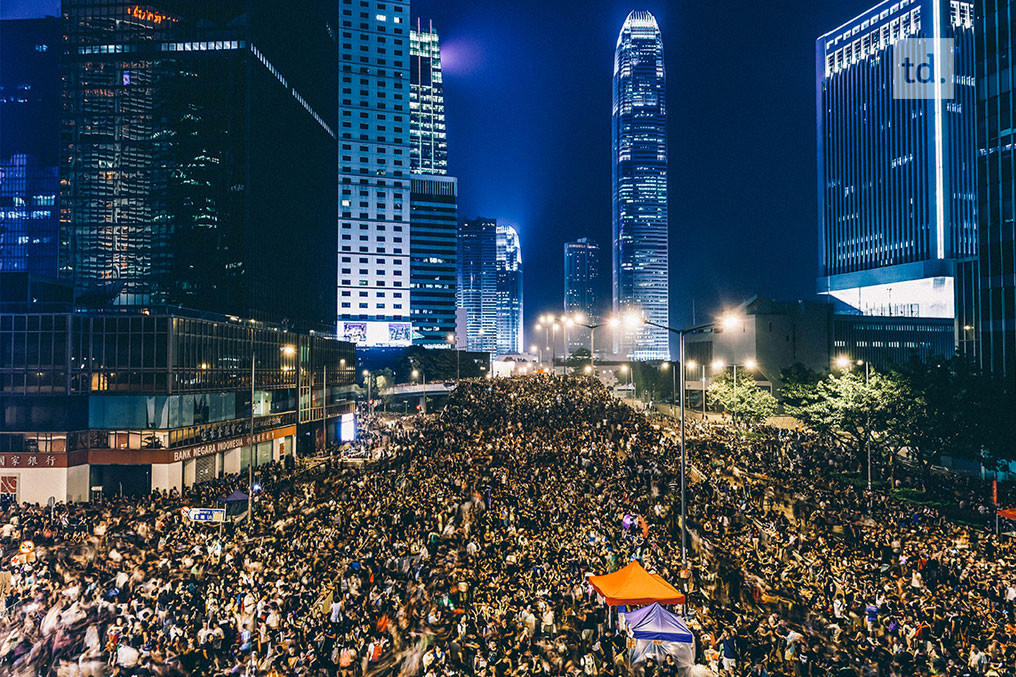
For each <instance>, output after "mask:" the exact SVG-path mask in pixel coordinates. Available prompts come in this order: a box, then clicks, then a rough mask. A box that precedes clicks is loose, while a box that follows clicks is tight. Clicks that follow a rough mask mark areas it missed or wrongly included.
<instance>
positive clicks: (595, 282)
mask: <svg viewBox="0 0 1016 677" xmlns="http://www.w3.org/2000/svg"><path fill="white" fill-rule="evenodd" d="M564 310H565V312H566V313H569V314H571V313H583V314H584V315H585V316H586V317H588V318H595V317H597V316H599V314H600V310H601V309H600V245H598V244H596V243H595V242H593V241H592V240H590V239H589V238H586V237H580V238H579V239H578V240H575V241H574V242H565V243H564Z"/></svg>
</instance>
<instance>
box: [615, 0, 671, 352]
mask: <svg viewBox="0 0 1016 677" xmlns="http://www.w3.org/2000/svg"><path fill="white" fill-rule="evenodd" d="M613 84H614V87H613V91H614V100H613V117H612V139H613V148H612V151H613V162H612V165H613V172H612V181H613V243H612V249H613V297H614V312H615V313H623V312H626V311H631V312H637V313H640V314H642V315H643V316H644V317H645V318H646V319H647V320H650V321H652V322H655V323H657V324H661V325H664V326H666V325H668V324H669V323H670V318H669V314H670V282H669V275H670V267H669V249H668V242H669V238H668V224H669V221H668V216H667V77H666V69H665V68H664V62H663V38H662V36H661V35H660V29H659V26H658V25H657V23H656V18H655V17H654V16H653V15H652V14H650V13H649V12H646V11H634V12H632V13H631V14H629V15H628V18H627V19H625V22H624V25H623V26H622V27H621V32H620V34H619V35H618V37H617V47H616V49H615V51H614V82H613ZM669 341H670V337H669V335H668V332H667V331H666V330H664V329H659V328H657V327H650V326H648V325H647V326H645V327H644V328H643V329H642V330H640V331H639V332H637V333H636V334H634V335H632V336H627V337H626V338H625V341H624V345H622V346H621V350H622V351H623V352H625V353H626V354H628V355H629V356H631V357H632V358H633V359H637V360H666V359H669V357H670V348H669Z"/></svg>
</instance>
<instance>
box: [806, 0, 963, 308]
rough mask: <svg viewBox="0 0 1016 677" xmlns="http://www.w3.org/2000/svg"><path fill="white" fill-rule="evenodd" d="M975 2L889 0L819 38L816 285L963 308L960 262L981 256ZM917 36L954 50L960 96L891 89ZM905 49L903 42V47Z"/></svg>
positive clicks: (860, 299) (877, 303) (865, 303)
mask: <svg viewBox="0 0 1016 677" xmlns="http://www.w3.org/2000/svg"><path fill="white" fill-rule="evenodd" d="M974 33H975V30H974V8H973V4H972V3H971V2H968V1H966V0H886V1H885V2H882V3H880V4H878V5H876V6H875V7H873V8H872V9H870V10H868V11H867V12H864V13H863V14H861V15H860V16H858V17H856V18H854V19H853V20H851V21H849V22H847V23H845V24H843V25H842V26H840V27H838V28H836V29H835V30H833V31H830V32H829V33H826V34H825V35H823V36H821V37H820V38H818V41H817V42H816V64H815V65H816V118H817V129H818V137H817V146H818V196H819V204H818V208H819V212H818V217H819V268H820V270H819V279H818V285H817V286H818V291H819V293H822V294H829V295H831V296H834V297H836V298H837V299H839V300H841V301H843V302H845V303H847V304H849V305H851V306H853V307H854V308H856V309H857V310H858V311H860V312H862V313H864V314H869V315H886V316H900V315H903V316H920V317H954V315H955V312H956V311H955V268H956V264H957V262H958V261H962V260H964V259H969V258H972V257H974V256H976V253H977V252H976V242H977V204H976V169H975V166H976V145H975V125H974V110H975V88H974ZM910 38H914V39H916V38H921V39H951V40H952V46H953V50H952V53H949V52H948V51H947V49H946V47H947V44H946V43H935V44H936V46H935V47H934V49H935V50H937V51H938V52H940V53H939V54H937V55H935V56H937V58H938V60H939V63H944V62H945V60H946V59H950V60H951V61H952V66H953V73H954V74H953V78H952V82H951V83H950V84H951V85H952V90H953V91H952V93H953V97H952V98H946V94H945V91H946V90H945V88H943V87H936V88H933V90H934V91H933V93H932V95H931V96H930V97H929V98H921V99H916V98H915V99H909V98H900V97H897V96H895V95H894V93H893V74H894V64H895V59H894V57H895V56H896V51H897V50H901V49H903V46H902V45H901V41H903V40H906V39H910ZM901 53H902V52H901Z"/></svg>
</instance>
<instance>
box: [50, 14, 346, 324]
mask: <svg viewBox="0 0 1016 677" xmlns="http://www.w3.org/2000/svg"><path fill="white" fill-rule="evenodd" d="M335 15H336V10H335V9H334V6H329V4H328V3H325V2H322V1H318V0H311V1H310V2H306V3H302V4H301V8H300V11H299V12H295V11H292V9H291V8H289V7H286V6H284V5H282V4H280V3H276V2H273V1H272V0H214V1H212V0H156V1H155V2H153V3H149V4H146V5H143V6H142V5H138V4H136V3H135V2H133V1H126V0H65V1H64V3H63V18H64V26H65V31H66V35H65V39H64V43H63V50H64V53H63V63H62V73H63V83H62V87H63V92H62V101H63V111H62V138H61V159H62V165H61V183H62V187H61V195H60V201H61V240H62V245H61V261H60V266H61V271H60V272H61V274H62V275H63V276H65V277H67V278H69V279H71V280H72V281H73V282H74V284H75V286H76V287H77V288H78V290H79V296H78V299H79V301H82V302H83V299H84V298H88V299H89V303H90V304H92V305H107V304H113V305H117V306H128V307H129V306H135V307H137V306H149V305H153V304H172V305H182V306H185V307H189V308H195V309H200V310H210V311H215V312H220V313H225V314H231V315H239V316H243V317H248V318H255V319H265V320H276V321H282V320H290V321H291V322H293V323H296V324H306V325H313V326H315V327H317V326H320V325H321V324H322V323H325V322H327V323H328V324H331V323H333V322H334V318H335V285H334V280H335V253H334V249H335V247H334V244H333V243H334V242H335V238H336V235H335V225H334V224H335V213H336V209H337V204H336V202H337V199H338V198H337V195H336V188H335V186H336V182H337V179H336V175H337V174H336V165H337V145H336V138H335V135H336V132H335V128H336V125H337V122H336V110H337V106H336V101H337V95H336V87H337V84H338V73H337V64H336V61H335V56H334V54H335V41H334V37H333V36H334V35H335V32H336V23H337V17H336V16H335ZM294 44H299V45H300V49H298V50H296V49H293V45H294Z"/></svg>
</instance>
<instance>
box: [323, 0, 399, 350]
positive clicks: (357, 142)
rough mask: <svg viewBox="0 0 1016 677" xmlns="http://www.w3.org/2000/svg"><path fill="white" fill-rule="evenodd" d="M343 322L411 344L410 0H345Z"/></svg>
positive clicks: (350, 336) (360, 335)
mask: <svg viewBox="0 0 1016 677" xmlns="http://www.w3.org/2000/svg"><path fill="white" fill-rule="evenodd" d="M339 11H340V15H339V19H340V21H341V24H342V28H341V31H342V32H341V36H340V38H339V39H338V43H339V71H340V72H339V78H340V82H339V88H340V92H339V125H340V128H339V144H340V146H339V182H340V186H339V192H340V195H339V281H338V282H339V322H338V333H339V335H340V336H343V337H345V338H346V339H347V340H349V341H352V342H354V343H358V344H360V345H408V344H410V343H411V341H412V325H411V321H410V306H409V290H410V281H409V280H410V260H409V253H410V246H409V223H410V198H409V191H410V181H409V173H410V160H409V128H410V120H409V117H410V116H409V98H410V89H411V85H410V78H409V62H410V61H411V59H410V56H409V2H408V0H396V1H392V0H383V1H382V0H341V2H340V4H339Z"/></svg>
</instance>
